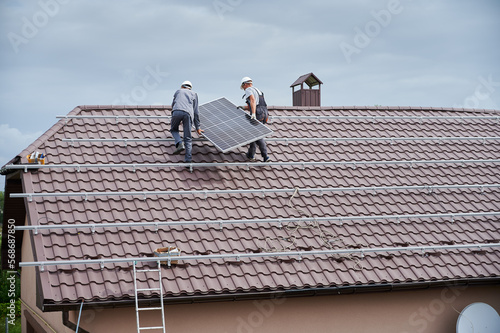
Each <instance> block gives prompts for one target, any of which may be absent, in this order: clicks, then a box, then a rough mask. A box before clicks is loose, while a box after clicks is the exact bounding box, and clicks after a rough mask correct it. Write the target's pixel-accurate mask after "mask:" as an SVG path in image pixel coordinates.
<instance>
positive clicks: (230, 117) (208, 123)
mask: <svg viewBox="0 0 500 333" xmlns="http://www.w3.org/2000/svg"><path fill="white" fill-rule="evenodd" d="M199 111H200V123H201V128H202V129H203V130H204V133H203V135H204V136H205V137H206V138H207V139H208V140H209V141H210V142H212V143H213V144H214V145H215V147H217V149H219V150H220V151H221V152H223V153H225V152H228V151H231V150H234V149H236V148H238V147H241V146H243V145H246V144H248V143H250V142H253V141H256V140H259V139H262V138H264V137H266V136H268V135H270V134H272V133H273V131H272V130H271V129H270V128H268V127H267V126H265V125H263V124H262V123H261V122H259V121H257V120H251V119H250V116H249V115H248V114H247V113H246V112H245V111H243V110H241V109H238V108H237V107H236V105H234V104H233V103H231V102H230V101H229V100H227V99H226V98H224V97H222V98H219V99H217V100H214V101H212V102H208V103H205V104H202V105H200V110H199Z"/></svg>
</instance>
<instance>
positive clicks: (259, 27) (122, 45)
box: [0, 0, 500, 164]
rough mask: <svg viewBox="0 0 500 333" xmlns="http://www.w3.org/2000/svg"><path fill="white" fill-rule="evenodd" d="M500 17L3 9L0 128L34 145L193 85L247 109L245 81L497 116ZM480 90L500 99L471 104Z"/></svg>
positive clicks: (6, 151) (390, 0)
mask: <svg viewBox="0 0 500 333" xmlns="http://www.w3.org/2000/svg"><path fill="white" fill-rule="evenodd" d="M499 14H500V4H499V3H498V1H496V0H478V1H473V2H472V1H466V0H453V1H452V0H446V1H431V0H421V1H411V0H399V1H398V0H375V1H368V0H356V1H349V2H347V1H325V0H312V1H307V2H304V1H295V0H293V1H290V0H288V1H284V0H277V1H249V0H214V1H203V0H195V1H189V2H180V1H168V0H161V1H160V0H146V1H139V0H124V1H97V0H85V1H84V0H40V1H22V0H6V1H2V2H1V3H0V33H1V34H0V35H1V38H0V61H1V67H0V75H1V77H2V80H1V83H0V84H1V86H0V88H1V89H0V112H1V120H0V124H3V125H6V126H8V128H9V129H12V131H10V132H9V133H13V134H12V135H20V136H23V137H26V136H28V135H29V133H34V132H39V131H45V130H46V129H48V128H49V127H50V126H51V125H52V124H53V123H54V122H55V121H56V119H55V118H54V116H55V115H58V114H66V113H68V112H69V111H71V110H72V109H73V108H74V107H75V106H77V105H81V104H110V103H113V102H120V103H126V102H127V101H129V102H132V103H134V104H170V102H171V98H172V94H173V92H174V91H175V89H177V87H178V86H179V84H180V82H182V81H183V80H186V79H189V80H191V81H192V82H193V84H194V86H195V90H196V91H197V92H198V94H199V96H200V100H201V102H204V101H209V100H211V99H214V98H217V97H220V96H226V97H227V98H229V99H230V100H232V101H234V102H235V103H237V104H239V103H241V92H240V90H239V89H238V88H239V80H240V78H241V77H243V76H247V75H248V76H251V77H252V78H254V80H255V82H256V85H257V86H258V87H260V88H261V89H262V90H264V91H265V92H266V96H267V99H268V100H269V103H270V104H273V105H290V104H291V89H290V88H289V85H290V84H291V83H292V82H293V81H294V80H295V79H296V78H297V77H298V76H299V75H302V74H305V73H308V72H311V71H312V72H314V73H315V74H316V75H317V76H318V77H319V78H320V79H322V80H323V82H324V86H323V98H322V102H323V105H375V104H385V105H414V106H421V105H422V106H448V107H449V106H460V105H472V104H474V106H477V107H480V108H483V107H485V108H499V107H500V106H499V105H500V93H499V92H500V86H498V83H497V82H499V81H500V68H499V67H500V66H499V63H498V59H500V47H499V44H498V40H499V33H500V21H499V20H498V17H499V16H500V15H499ZM343 45H344V46H345V45H349V46H350V49H349V52H350V53H349V52H347V53H346V49H345V47H344V49H343V48H342V46H343ZM151 71H156V72H158V73H161V74H158V75H157V77H156V80H155V79H154V77H153V76H152V74H151ZM148 75H149V77H148ZM481 80H483V81H488V80H489V81H490V82H492V83H493V84H490V88H492V90H485V89H482V90H481V91H483V92H488V94H482V95H481V97H482V98H480V99H478V98H476V99H474V98H471V96H474V94H475V92H476V90H477V87H478V86H480V85H481V84H483V86H484V82H483V81H481ZM482 82H483V83H482ZM495 84H496V85H495ZM123 96H128V97H127V98H125V97H123ZM16 131H17V132H16ZM15 133H18V134H15ZM16 142H19V141H16ZM23 148H25V146H21V145H20V144H18V145H10V146H9V147H5V146H3V147H2V148H1V149H2V151H1V152H0V156H2V158H4V159H5V158H7V156H9V157H12V156H14V155H15V154H17V153H19V152H20V151H21V150H22V149H23ZM5 162H7V160H3V161H0V164H3V163H5Z"/></svg>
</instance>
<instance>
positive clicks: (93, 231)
mask: <svg viewBox="0 0 500 333" xmlns="http://www.w3.org/2000/svg"><path fill="white" fill-rule="evenodd" d="M90 230H91V232H92V235H93V234H94V233H95V224H94V225H92V228H91V229H90Z"/></svg>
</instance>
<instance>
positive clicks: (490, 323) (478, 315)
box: [457, 303, 500, 333]
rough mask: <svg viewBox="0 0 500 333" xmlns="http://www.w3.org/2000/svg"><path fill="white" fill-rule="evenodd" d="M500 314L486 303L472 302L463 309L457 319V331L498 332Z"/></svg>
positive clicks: (473, 332) (465, 332) (499, 330)
mask: <svg viewBox="0 0 500 333" xmlns="http://www.w3.org/2000/svg"><path fill="white" fill-rule="evenodd" d="M498 332H500V316H499V315H498V313H497V312H496V311H495V309H493V308H492V307H491V306H489V305H488V304H486V303H472V304H470V305H467V306H466V307H465V309H463V310H462V313H460V316H459V317H458V320H457V333H498Z"/></svg>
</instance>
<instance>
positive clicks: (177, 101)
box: [170, 81, 203, 163]
mask: <svg viewBox="0 0 500 333" xmlns="http://www.w3.org/2000/svg"><path fill="white" fill-rule="evenodd" d="M192 89H193V85H192V84H191V82H190V81H184V82H182V84H181V89H179V90H177V91H176V92H175V94H174V100H173V102H172V120H171V123H170V133H172V136H173V137H174V140H175V151H174V155H177V154H180V153H181V152H182V151H183V150H186V152H185V154H184V162H187V163H191V161H192V137H191V127H192V126H193V124H194V127H195V128H196V132H197V133H198V135H201V132H203V131H202V130H201V129H200V117H199V113H198V95H197V94H196V93H195V92H194V91H192ZM181 123H182V125H183V135H184V142H183V140H182V139H181V135H180V133H179V126H180V124H181Z"/></svg>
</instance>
